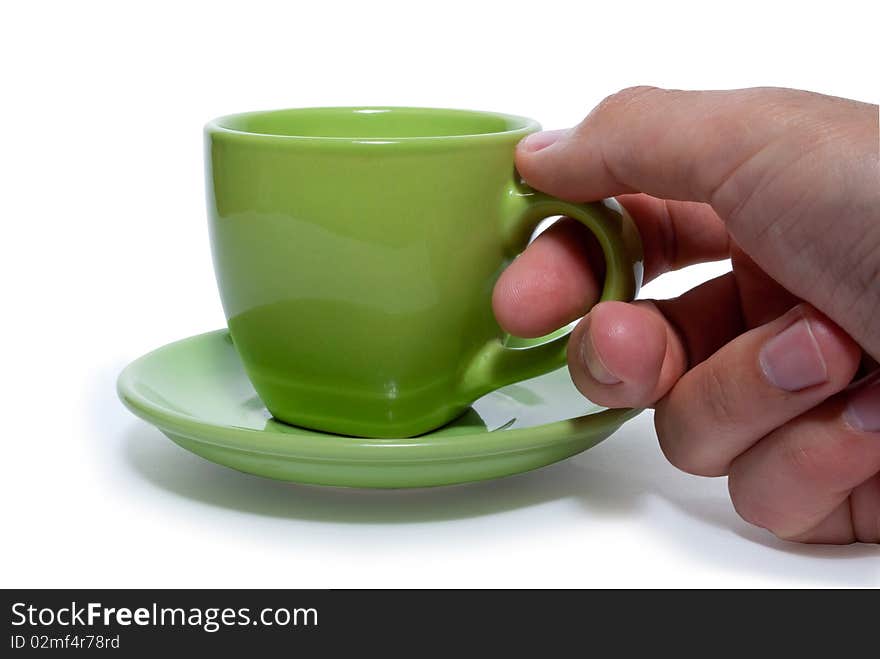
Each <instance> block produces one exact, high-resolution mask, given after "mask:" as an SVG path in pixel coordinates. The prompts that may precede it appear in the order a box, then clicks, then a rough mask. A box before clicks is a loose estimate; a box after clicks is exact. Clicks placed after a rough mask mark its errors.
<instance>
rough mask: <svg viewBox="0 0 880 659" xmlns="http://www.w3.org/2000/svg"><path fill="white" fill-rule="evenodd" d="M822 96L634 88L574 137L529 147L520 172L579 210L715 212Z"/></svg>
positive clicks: (541, 137)
mask: <svg viewBox="0 0 880 659" xmlns="http://www.w3.org/2000/svg"><path fill="white" fill-rule="evenodd" d="M817 97H820V95H818V94H813V93H811V92H801V91H796V90H790V89H775V88H769V89H768V88H756V89H741V90H723V91H681V90H667V89H658V88H655V87H632V88H629V89H625V90H623V91H621V92H618V93H617V94H614V95H612V96H609V97H608V98H606V99H605V100H604V101H603V102H602V103H600V104H599V105H598V106H597V107H596V108H595V109H594V110H593V111H592V112H591V113H590V114H589V115H588V116H587V118H586V119H584V120H583V121H582V122H581V123H580V124H579V125H578V126H577V127H575V128H574V129H572V130H570V131H553V132H552V133H551V134H549V135H548V134H540V133H539V134H535V135H532V136H530V137H528V138H526V139H524V140H523V141H522V142H521V143H520V145H519V148H518V150H517V161H516V164H517V169H518V170H519V172H520V174H522V176H523V178H525V180H526V181H528V182H529V183H530V184H531V185H533V186H535V187H536V188H539V189H541V190H544V191H545V192H548V193H550V194H554V195H556V196H559V197H562V198H564V199H570V200H572V201H590V200H595V199H601V198H603V197H610V196H613V195H618V194H624V193H627V192H645V193H647V194H649V195H652V196H654V197H662V198H665V199H677V200H684V201H701V202H707V203H712V204H713V205H715V203H714V202H716V201H718V199H717V193H718V191H719V190H720V189H721V188H722V187H723V186H724V184H725V182H727V181H730V180H731V178H732V177H733V175H734V173H735V172H737V171H738V170H739V169H740V168H742V167H743V165H744V164H746V163H748V162H749V161H750V160H752V159H753V158H756V157H758V155H759V154H760V153H761V151H762V150H763V149H764V148H765V147H767V146H768V145H770V144H772V143H773V142H774V141H775V140H776V139H777V138H778V137H780V136H781V135H783V134H784V133H786V132H787V131H788V130H789V129H790V128H791V117H792V116H793V113H792V110H793V109H796V108H798V107H800V106H803V105H804V104H806V103H809V102H810V101H811V100H814V99H815V98H817ZM794 114H796V113H794ZM722 205H723V204H722ZM716 209H717V210H719V212H723V210H724V209H723V208H718V206H717V205H716Z"/></svg>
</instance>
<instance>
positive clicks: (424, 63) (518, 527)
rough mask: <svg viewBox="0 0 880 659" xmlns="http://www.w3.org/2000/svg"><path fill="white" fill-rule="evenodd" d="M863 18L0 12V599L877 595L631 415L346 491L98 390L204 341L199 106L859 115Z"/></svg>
mask: <svg viewBox="0 0 880 659" xmlns="http://www.w3.org/2000/svg"><path fill="white" fill-rule="evenodd" d="M872 4H873V3H867V2H859V3H856V2H841V1H837V2H833V3H821V5H819V4H818V3H817V4H816V5H812V4H810V3H807V2H796V3H795V2H792V3H785V2H767V1H764V2H744V1H742V0H738V1H737V2H732V3H720V4H719V3H707V2H694V3H687V4H685V3H676V2H668V1H666V2H653V3H647V2H646V3H632V2H621V1H619V0H615V1H613V2H612V1H606V2H595V3H590V2H556V1H551V0H542V1H540V2H517V1H514V0H508V1H506V2H494V3H490V2H477V1H476V0H470V1H469V2H453V1H451V0H444V1H442V2H441V1H437V2H427V3H423V2H399V3H392V2H381V1H378V0H371V1H370V2H365V1H361V2H332V1H330V0H321V1H320V2H300V3H297V2H286V3H280V2H279V3H265V2H256V1H253V0H250V1H249V2H241V1H239V2H232V3H226V2H209V3H208V2H206V3H195V2H179V1H178V2H168V3H165V2H150V3H143V5H142V6H141V7H140V8H139V9H135V8H132V5H133V3H122V2H106V3H97V2H57V3H46V2H36V1H35V2H28V3H16V5H13V4H12V3H4V4H3V8H2V9H0V73H2V76H0V84H2V92H3V100H2V102H0V200H2V206H0V213H2V215H0V217H2V219H0V222H2V233H0V235H2V241H0V244H2V247H0V250H2V259H0V269H2V273H0V275H2V278H0V281H2V301H3V306H2V308H3V311H4V314H3V319H2V324H0V332H2V344H0V345H2V350H3V361H2V364H3V370H2V378H0V387H2V392H0V393H2V403H3V412H4V420H3V421H4V427H3V429H2V432H0V436H2V442H3V444H2V447H3V453H2V455H3V465H4V469H3V477H2V479H0V482H2V487H3V492H2V494H3V498H2V506H3V508H2V510H3V520H2V521H3V529H4V532H3V535H4V536H5V539H4V541H3V542H2V545H0V552H2V558H3V560H2V563H0V565H2V567H0V585H2V586H77V585H81V586H84V585H88V586H110V587H125V586H152V587H161V586H212V587H221V586H260V587H272V586H274V587H282V586H285V587H297V586H310V587H338V586H697V587H699V586H801V585H804V586H807V585H819V586H834V585H867V584H871V585H880V561H878V558H880V551H878V549H880V548H878V547H876V546H874V547H871V546H865V545H862V546H851V547H842V548H839V547H838V548H835V547H804V546H798V545H793V544H787V543H783V542H779V541H776V540H775V539H773V538H772V537H771V536H770V535H768V534H766V533H765V532H763V531H760V530H758V529H754V528H751V527H749V526H748V525H746V524H745V523H743V522H741V521H740V520H739V519H738V518H737V516H736V514H735V513H734V511H733V509H732V507H731V505H730V503H729V501H728V499H727V495H726V484H725V482H724V480H723V479H714V480H712V479H700V478H696V477H692V476H687V475H684V474H681V473H678V472H676V471H675V470H674V469H673V468H672V467H670V466H669V465H667V464H666V463H665V462H664V460H663V459H662V456H661V455H660V453H659V451H658V448H657V445H656V440H655V437H654V433H653V429H652V425H651V419H650V415H649V414H645V415H643V416H642V417H640V418H639V419H637V420H636V421H633V422H631V423H630V424H628V425H627V426H625V427H624V429H623V430H621V431H620V432H619V433H617V435H615V436H614V437H612V438H611V439H609V440H608V441H607V442H605V443H604V444H602V445H600V446H599V447H597V448H596V449H594V450H591V451H588V452H587V453H585V454H582V455H581V456H578V457H576V458H573V459H570V460H568V461H566V462H563V463H561V464H558V465H555V466H552V467H549V468H545V469H542V470H539V471H537V472H533V473H529V474H524V475H520V476H516V477H512V478H507V479H503V480H500V481H496V482H488V483H482V484H474V485H466V486H460V487H453V488H442V489H437V490H422V491H411V492H407V491H397V492H368V491H351V490H341V489H325V488H318V487H304V486H296V485H288V484H283V483H276V482H271V481H267V480H262V479H260V478H256V477H251V476H247V475H243V474H239V473H237V472H233V471H230V470H226V469H224V468H222V467H218V466H215V465H212V464H209V463H207V462H204V461H202V460H201V459H199V458H196V457H194V456H192V455H190V454H188V453H186V452H184V451H183V450H182V449H179V448H177V447H176V446H175V445H173V444H171V442H169V441H168V440H166V439H165V438H164V436H162V435H161V434H160V433H159V432H158V431H156V430H155V429H153V428H152V427H150V426H148V425H146V424H145V423H143V422H140V421H139V420H137V419H136V418H134V417H133V416H131V415H130V414H129V413H128V412H127V411H126V410H125V409H124V408H123V407H122V406H121V405H120V404H119V403H118V401H117V400H116V397H115V392H114V380H115V377H116V375H117V373H118V372H119V371H120V369H121V368H122V367H123V366H124V365H125V364H126V363H127V362H129V361H130V360H132V359H134V358H135V357H137V356H139V355H140V354H142V353H144V352H146V351H148V350H151V349H153V348H155V347H158V346H160V345H162V344H164V343H167V342H170V341H174V340H176V339H179V338H182V337H185V336H188V335H191V334H195V333H199V332H202V331H206V330H210V329H215V328H218V327H220V326H222V325H223V317H222V313H221V309H220V305H219V301H218V296H217V293H216V289H215V284H214V279H213V274H212V271H211V261H210V254H209V249H208V244H207V231H206V220H205V211H204V196H203V195H204V192H203V190H204V183H203V172H202V133H201V128H202V125H203V123H204V122H205V121H206V120H207V119H209V118H211V117H213V116H216V115H220V114H225V113H229V112H236V111H242V110H250V109H263V108H275V107H285V106H309V105H333V104H341V105H357V104H380V105H381V104H396V105H430V106H446V107H465V108H477V109H488V110H499V111H507V112H511V113H516V114H524V115H529V116H533V117H535V118H537V119H539V120H540V121H542V122H543V123H544V125H545V126H548V127H562V126H567V125H570V124H572V123H574V122H576V121H577V120H579V119H580V118H581V116H582V115H583V114H585V113H586V112H587V111H588V110H589V109H590V108H591V107H592V106H593V105H594V104H596V103H597V102H598V101H599V100H601V99H602V98H603V97H604V96H605V95H607V94H609V93H611V92H613V91H615V90H617V89H619V88H621V87H624V86H628V85H632V84H636V83H646V84H655V85H662V86H674V87H684V88H729V87H741V86H752V85H765V84H770V85H783V86H792V87H801V88H807V89H813V90H817V91H823V92H827V93H832V94H837V95H842V96H850V97H855V98H860V99H862V100H869V101H872V102H877V100H878V95H880V94H878V92H880V90H878V87H877V74H876V48H875V46H876V26H877V22H876V18H877V16H876V13H875V14H874V15H873V16H872V15H869V13H868V12H870V11H871V10H870V9H869V7H870V6H871V5H872ZM724 268H725V266H724V265H723V264H722V265H718V266H709V267H704V268H702V269H695V270H690V271H687V272H684V273H679V274H678V275H676V276H674V277H670V278H667V279H666V280H665V281H664V280H661V281H660V282H658V283H656V284H654V285H652V286H651V287H650V288H649V290H648V291H647V293H648V294H649V295H654V296H666V295H672V294H676V293H678V292H680V291H682V290H684V289H685V288H686V287H688V286H689V285H692V284H693V283H695V282H698V281H700V280H702V279H704V278H705V277H707V276H709V275H711V274H714V273H717V272H719V271H720V270H723V269H724Z"/></svg>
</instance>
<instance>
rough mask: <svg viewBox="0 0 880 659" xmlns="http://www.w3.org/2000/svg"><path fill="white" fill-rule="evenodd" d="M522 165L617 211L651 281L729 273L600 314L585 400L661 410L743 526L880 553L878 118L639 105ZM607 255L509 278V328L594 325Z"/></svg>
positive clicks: (578, 232) (793, 96)
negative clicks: (723, 487) (633, 232)
mask: <svg viewBox="0 0 880 659" xmlns="http://www.w3.org/2000/svg"><path fill="white" fill-rule="evenodd" d="M516 164H517V168H518V170H519V172H520V174H521V175H522V176H523V178H524V179H525V180H526V181H527V182H528V183H529V184H531V185H532V186H533V187H535V188H538V189H540V190H543V191H545V192H547V193H549V194H553V195H556V196H558V197H561V198H563V199H567V200H571V201H588V200H595V199H600V198H602V197H607V196H611V195H622V196H620V197H619V201H620V202H621V203H622V204H623V205H624V206H625V207H626V208H627V210H628V211H629V212H630V214H631V215H632V216H633V219H634V220H635V221H636V223H637V224H638V226H639V230H640V232H641V235H642V240H643V242H644V246H645V269H646V272H645V277H646V281H647V280H649V279H651V278H653V277H657V276H659V275H661V274H663V273H664V272H667V271H669V270H674V269H677V268H681V267H684V266H686V265H690V264H693V263H698V262H704V261H710V260H719V259H723V258H727V257H730V258H731V259H732V262H733V271H732V272H731V273H728V274H726V275H724V276H721V277H718V278H717V279H714V280H712V281H709V282H707V283H705V284H703V285H701V286H698V287H696V288H694V289H692V290H690V291H688V292H687V293H685V294H684V295H682V296H680V297H678V298H676V299H673V300H663V301H649V300H641V301H638V302H635V303H632V304H625V303H621V302H604V303H601V304H599V305H597V306H595V307H594V308H593V309H591V310H590V312H589V313H588V314H587V315H586V316H585V317H584V319H583V321H581V322H580V323H579V324H578V326H577V327H576V328H575V330H574V331H573V332H572V336H571V340H570V342H569V350H568V362H569V369H570V371H571V376H572V380H573V381H574V383H575V385H576V386H577V387H578V389H579V390H580V391H581V392H582V393H583V394H584V395H585V396H587V397H588V398H590V399H591V400H593V401H595V402H596V403H599V404H602V405H606V406H609V407H654V408H655V416H654V420H655V426H656V429H657V435H658V437H659V440H660V445H661V448H662V450H663V452H664V453H665V455H666V457H667V458H668V459H669V460H670V462H672V463H673V464H674V465H675V466H677V467H678V468H680V469H682V470H684V471H686V472H689V473H693V474H699V475H703V476H721V475H725V474H727V475H728V477H729V490H730V496H731V498H732V500H733V503H734V506H735V508H736V510H737V511H738V512H739V514H740V515H741V516H742V517H743V518H744V519H746V520H747V521H749V522H751V523H753V524H756V525H758V526H761V527H764V528H767V529H769V530H770V531H772V532H773V533H775V534H776V535H777V536H779V537H781V538H786V539H790V540H797V541H802V542H824V543H847V542H854V541H862V542H880V370H878V368H877V361H876V360H877V359H880V163H878V108H877V106H875V105H868V104H864V103H858V102H855V101H850V100H846V99H840V98H834V97H828V96H822V95H819V94H812V93H809V92H801V91H795V90H788V89H771V88H767V89H746V90H735V91H712V92H687V91H668V90H661V89H654V88H646V87H638V88H633V89H627V90H624V91H622V92H620V93H618V94H615V95H613V96H611V97H609V98H608V99H606V100H605V101H604V102H603V103H602V104H600V105H599V106H598V107H597V108H596V109H595V110H593V112H591V113H590V115H589V116H588V117H587V118H586V119H585V120H584V121H583V122H581V124H580V125H578V126H577V127H576V128H574V129H572V130H570V131H549V132H545V133H537V134H534V135H531V136H529V137H528V138H526V139H525V140H523V142H521V143H520V145H519V147H518V149H517V156H516ZM649 195H650V196H649ZM597 255H599V258H597ZM600 255H601V252H600V251H599V250H598V246H597V245H596V244H595V239H594V238H592V237H591V236H590V235H589V234H587V233H586V231H585V230H584V229H583V228H582V227H580V226H579V225H578V224H577V223H575V222H573V221H571V220H562V221H560V222H558V223H556V224H555V225H553V226H552V227H551V228H550V229H548V230H547V231H546V232H544V233H543V234H542V235H541V236H540V237H539V238H538V239H537V240H535V241H534V242H533V243H532V245H530V246H529V248H528V249H527V250H526V251H525V252H524V253H523V254H522V255H521V256H520V257H519V258H518V259H517V260H516V261H514V263H513V264H511V266H510V267H509V268H508V269H507V270H506V271H505V272H504V273H503V274H502V276H501V278H500V279H499V281H498V284H497V285H496V287H495V293H494V298H493V305H494V309H495V314H496V317H497V318H498V321H499V323H500V324H501V325H502V327H504V328H505V329H506V330H507V331H509V332H510V333H512V334H514V335H517V336H525V337H533V336H540V335H542V334H545V333H547V332H550V331H552V330H554V329H555V328H557V327H560V326H562V325H564V324H566V323H568V322H571V321H572V320H575V319H576V318H579V317H580V316H582V315H583V314H584V312H585V311H586V310H587V309H589V308H590V306H591V305H592V304H594V303H595V301H596V300H597V299H598V292H599V286H598V282H597V280H598V279H600V278H601V265H602V264H601V256H600ZM591 264H592V265H591ZM865 375H867V377H863V376H865ZM854 378H855V379H856V380H857V383H856V384H855V385H852V386H851V382H852V381H853V379H854Z"/></svg>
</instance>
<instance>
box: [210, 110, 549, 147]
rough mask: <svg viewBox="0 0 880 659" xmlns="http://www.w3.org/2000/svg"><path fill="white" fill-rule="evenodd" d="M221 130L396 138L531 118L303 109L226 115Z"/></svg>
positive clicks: (474, 131) (515, 124) (521, 126)
mask: <svg viewBox="0 0 880 659" xmlns="http://www.w3.org/2000/svg"><path fill="white" fill-rule="evenodd" d="M214 124H215V125H216V126H217V127H219V128H222V129H225V130H228V131H234V132H238V133H248V134H252V135H267V136H279V137H302V138H325V139H335V138H338V139H346V140H351V139H362V140H382V139H388V140H400V139H424V138H442V137H461V136H468V135H475V136H476V135H492V134H504V133H517V132H522V131H526V130H529V129H532V130H533V129H535V127H536V124H535V123H534V122H533V121H532V120H531V119H526V118H525V117H516V116H513V115H505V114H497V113H493V112H476V111H471V110H445V109H432V108H378V107H376V108H305V109H292V110H272V111H268V112H249V113H245V114H237V115H230V116H228V117H222V118H220V119H217V120H215V122H214Z"/></svg>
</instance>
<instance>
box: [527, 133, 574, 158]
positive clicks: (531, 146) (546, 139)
mask: <svg viewBox="0 0 880 659" xmlns="http://www.w3.org/2000/svg"><path fill="white" fill-rule="evenodd" d="M567 132H568V130H567V129H564V128H563V129H559V130H542V131H541V132H540V133H532V134H531V135H527V136H526V137H525V138H524V139H523V140H522V141H521V142H520V143H519V146H520V148H521V149H522V150H524V151H527V152H529V153H534V152H535V151H540V150H541V149H546V148H547V147H548V146H550V145H551V144H555V143H556V142H558V141H559V138H560V137H562V136H563V135H565V134H566V133H567Z"/></svg>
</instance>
